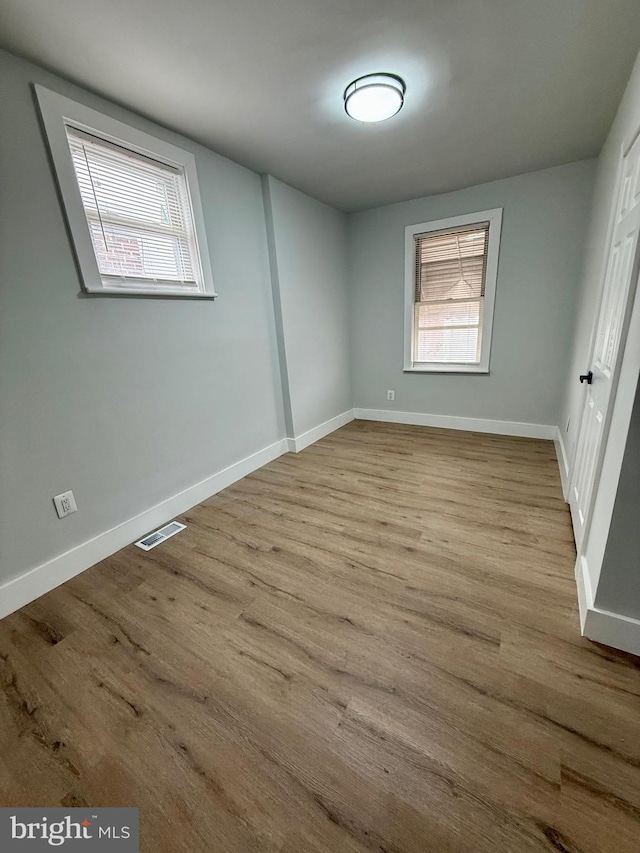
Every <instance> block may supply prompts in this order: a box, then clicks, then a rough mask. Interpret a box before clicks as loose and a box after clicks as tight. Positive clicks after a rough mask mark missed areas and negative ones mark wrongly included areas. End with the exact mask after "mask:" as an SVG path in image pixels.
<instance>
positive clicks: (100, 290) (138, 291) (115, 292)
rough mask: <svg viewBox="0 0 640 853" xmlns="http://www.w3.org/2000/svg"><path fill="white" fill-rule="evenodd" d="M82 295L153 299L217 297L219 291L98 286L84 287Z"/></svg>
mask: <svg viewBox="0 0 640 853" xmlns="http://www.w3.org/2000/svg"><path fill="white" fill-rule="evenodd" d="M80 293H81V295H82V296H91V297H93V296H111V297H114V296H115V297H118V296H125V297H128V296H136V297H140V296H145V297H147V298H151V299H216V298H217V296H218V294H217V293H203V292H202V291H199V292H197V293H195V292H194V293H184V292H182V293H181V292H180V291H174V290H148V289H143V288H134V287H131V288H118V287H111V288H109V287H97V288H95V289H91V290H89V289H88V288H87V289H83V290H81V291H80Z"/></svg>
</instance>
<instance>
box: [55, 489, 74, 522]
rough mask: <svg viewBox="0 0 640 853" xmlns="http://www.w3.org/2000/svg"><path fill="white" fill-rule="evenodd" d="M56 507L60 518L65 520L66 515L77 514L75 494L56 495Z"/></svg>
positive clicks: (63, 493)
mask: <svg viewBox="0 0 640 853" xmlns="http://www.w3.org/2000/svg"><path fill="white" fill-rule="evenodd" d="M53 502H54V504H55V505H56V512H57V513H58V518H64V517H65V515H71V513H72V512H77V509H78V507H77V505H76V499H75V498H74V496H73V492H62V494H61V495H56V496H55V497H54V499H53Z"/></svg>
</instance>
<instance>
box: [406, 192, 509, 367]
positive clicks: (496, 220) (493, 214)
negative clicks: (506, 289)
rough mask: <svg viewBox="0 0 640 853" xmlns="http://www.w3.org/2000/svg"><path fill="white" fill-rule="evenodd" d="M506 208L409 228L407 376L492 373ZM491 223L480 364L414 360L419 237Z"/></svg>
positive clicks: (407, 231) (407, 242)
mask: <svg viewBox="0 0 640 853" xmlns="http://www.w3.org/2000/svg"><path fill="white" fill-rule="evenodd" d="M502 210H503V209H502V208H501V207H497V208H493V209H492V210H480V211H478V212H476V213H465V214H463V215H461V216H452V217H449V218H447V219H436V220H434V221H432V222H420V223H417V224H416V225H407V227H406V228H405V229H404V233H405V258H404V277H405V292H404V368H403V371H404V372H405V373H485V374H486V373H489V363H490V358H491V339H492V332H493V313H494V307H495V296H496V285H497V280H498V258H499V254H500V236H501V232H502ZM485 222H488V223H489V236H488V247H487V266H486V273H485V286H484V303H483V306H482V334H481V339H480V361H479V362H477V363H473V362H471V363H470V362H440V361H430V362H428V361H424V362H423V361H420V362H414V361H413V333H414V306H415V299H414V297H415V280H414V271H415V239H414V238H415V236H416V235H418V234H435V233H438V232H440V231H448V230H450V229H454V228H464V227H472V226H474V225H481V224H483V223H485Z"/></svg>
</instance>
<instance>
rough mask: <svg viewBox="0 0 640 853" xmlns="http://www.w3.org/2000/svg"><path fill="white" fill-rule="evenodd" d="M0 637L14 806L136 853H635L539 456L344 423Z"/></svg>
mask: <svg viewBox="0 0 640 853" xmlns="http://www.w3.org/2000/svg"><path fill="white" fill-rule="evenodd" d="M182 520H184V521H185V522H186V524H187V525H188V529H187V530H186V531H184V532H183V533H181V534H179V535H178V536H176V537H174V538H172V539H170V540H169V541H167V542H166V543H164V544H163V545H161V546H160V547H158V548H156V549H155V550H153V551H150V552H149V553H144V552H142V551H140V550H139V549H137V548H135V547H133V546H130V547H128V548H125V549H124V550H122V551H121V552H119V553H118V554H116V555H115V556H113V557H111V558H110V559H108V560H105V561H104V562H103V563H101V564H100V565H98V566H96V567H94V568H93V569H91V570H89V571H87V572H85V573H84V574H83V575H81V576H79V577H77V578H75V579H74V580H73V581H70V582H69V583H67V584H65V585H64V586H63V587H61V588H59V589H57V590H55V591H53V592H51V593H49V594H48V595H46V596H44V597H43V598H41V599H40V600H38V601H37V602H35V603H33V604H31V605H29V606H28V607H25V608H24V609H23V610H21V611H20V612H18V613H15V614H13V615H12V616H10V617H8V618H7V619H5V620H3V621H2V622H0V687H1V689H0V791H1V796H0V800H1V802H0V805H4V806H27V805H34V806H35V805H38V806H45V805H47V806H55V805H59V804H62V805H64V806H67V807H70V806H74V805H85V804H86V805H91V806H106V805H110V806H115V805H122V806H130V805H135V806H138V807H139V808H140V822H141V850H142V851H145V853H147V851H148V853H159V852H160V853H164V851H166V853H182V851H185V853H187V851H189V853H251V851H264V853H365V851H376V852H377V853H414V851H415V853H418V852H419V853H425V851H434V852H436V851H437V853H459V851H460V853H462V851H464V853H484V851H501V853H525V851H526V853H533V852H534V851H568V853H626V852H627V851H629V853H631V851H633V853H638V851H639V850H640V714H639V711H640V699H639V696H640V661H639V660H638V659H637V658H634V657H632V656H629V655H625V654H622V653H618V652H614V651H612V650H610V649H607V648H604V647H599V646H596V645H594V644H592V643H589V642H588V641H586V640H583V639H581V638H580V636H579V626H578V616H577V607H576V592H575V585H574V581H573V564H574V560H575V551H574V548H573V544H572V536H571V529H570V521H569V516H568V512H567V509H566V506H565V504H564V503H563V501H562V495H561V489H560V482H559V475H558V470H557V464H556V461H555V456H554V449H553V445H552V444H551V443H550V442H544V441H536V440H530V439H520V438H506V437H500V436H491V435H481V434H469V433H462V432H451V431H446V430H433V429H424V428H421V427H408V426H401V425H390V424H379V423H368V422H354V423H352V424H350V425H348V426H346V427H344V428H343V429H341V430H339V431H338V432H336V433H333V434H332V435H331V436H329V437H327V438H325V439H323V440H322V441H320V442H319V443H317V444H315V445H314V446H312V447H310V448H308V449H307V450H305V451H303V452H302V453H301V454H299V455H293V454H288V455H286V456H284V457H281V458H280V459H278V460H276V461H275V462H272V463H271V464H269V465H267V466H266V467H265V468H262V469H261V470H259V471H257V472H256V473H254V474H252V475H251V476H249V477H247V478H246V479H244V480H242V481H241V482H239V483H237V484H235V485H234V486H232V487H231V488H229V489H226V490H225V491H224V492H222V493H220V494H219V495H217V496H215V497H214V498H212V499H210V500H209V501H206V502H205V503H203V504H201V505H199V506H197V507H195V508H194V509H193V510H191V511H190V512H188V513H187V514H186V515H185V516H183V519H182Z"/></svg>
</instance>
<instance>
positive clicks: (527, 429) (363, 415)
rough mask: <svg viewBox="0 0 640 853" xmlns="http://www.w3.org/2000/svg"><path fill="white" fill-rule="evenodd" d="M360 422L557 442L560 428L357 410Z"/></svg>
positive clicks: (514, 422)
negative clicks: (553, 440)
mask: <svg viewBox="0 0 640 853" xmlns="http://www.w3.org/2000/svg"><path fill="white" fill-rule="evenodd" d="M353 411H354V415H355V417H356V418H358V419H359V420H365V421H384V422H385V423H392V424H411V425H414V426H429V427H442V428H444V429H461V430H467V431H469V432H489V433H495V434H496V435H515V436H520V437H521V438H546V439H554V438H555V435H556V430H557V427H555V426H550V425H547V424H528V423H520V422H518V421H494V420H485V419H483V418H458V417H455V416H453V415H428V414H423V413H422V412H396V411H392V410H391V409H354V410H353Z"/></svg>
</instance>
